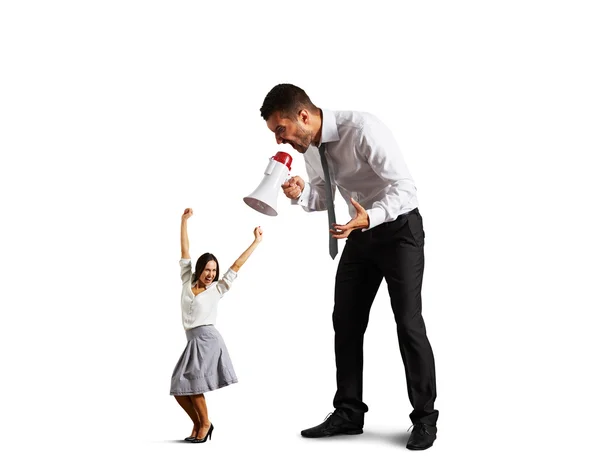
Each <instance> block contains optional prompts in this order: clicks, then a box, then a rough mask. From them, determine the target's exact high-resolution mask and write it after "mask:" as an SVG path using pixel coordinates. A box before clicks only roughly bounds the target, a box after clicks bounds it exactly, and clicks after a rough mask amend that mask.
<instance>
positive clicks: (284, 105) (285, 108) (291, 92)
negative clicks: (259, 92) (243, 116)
mask: <svg viewBox="0 0 600 466" xmlns="http://www.w3.org/2000/svg"><path fill="white" fill-rule="evenodd" d="M303 108H307V109H308V110H309V111H310V112H313V113H314V112H316V111H317V110H318V109H317V107H316V106H315V104H313V103H312V102H311V100H310V98H309V97H308V96H307V95H306V92H304V91H303V90H302V89H300V88H299V87H298V86H294V85H293V84H277V86H275V87H274V88H273V89H271V90H270V91H269V93H268V94H267V96H266V97H265V100H264V102H263V105H262V107H261V108H260V115H261V116H262V117H263V118H264V119H265V121H266V120H268V119H269V118H271V115H273V113H275V112H281V114H282V116H284V117H286V118H290V119H291V118H292V117H294V116H296V115H297V114H298V112H299V111H300V110H302V109H303Z"/></svg>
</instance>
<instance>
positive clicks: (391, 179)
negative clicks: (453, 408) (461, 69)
mask: <svg viewBox="0 0 600 466" xmlns="http://www.w3.org/2000/svg"><path fill="white" fill-rule="evenodd" d="M260 111H261V116H262V117H263V118H264V119H265V121H266V122H267V126H268V128H269V129H270V130H271V131H272V132H273V133H275V138H276V140H277V143H278V144H290V145H291V146H292V147H293V148H294V149H295V150H296V151H298V152H300V153H302V154H304V160H305V163H306V172H307V175H308V178H309V179H308V180H307V181H304V180H303V179H302V178H300V177H298V176H295V177H293V178H292V179H291V180H290V181H289V182H287V183H285V184H284V185H283V191H284V193H285V195H286V196H287V197H288V198H290V199H292V203H293V204H298V205H300V206H302V207H303V209H304V210H306V211H307V212H312V211H319V210H320V211H322V210H327V209H328V205H329V213H330V215H333V209H332V207H331V206H332V204H331V198H332V197H333V196H335V188H336V187H337V189H338V190H339V192H340V194H341V196H342V197H343V198H344V200H345V201H346V203H347V204H348V208H349V211H350V216H351V217H352V220H350V221H349V222H348V223H347V224H345V225H339V224H337V223H334V224H333V225H330V228H331V229H330V234H331V236H332V237H333V238H336V239H342V238H347V241H346V244H345V246H344V250H343V252H342V255H341V257H340V261H339V264H338V270H337V274H336V281H335V304H334V309H333V325H334V330H335V358H336V369H337V374H336V380H337V391H336V393H335V396H334V400H333V405H334V408H335V411H334V412H333V414H332V415H330V416H329V417H327V419H326V420H325V421H324V422H323V423H321V424H319V425H317V426H315V427H312V428H310V429H306V430H303V431H302V432H301V433H302V435H303V436H304V437H311V438H315V437H326V436H332V435H339V434H360V433H362V428H363V423H364V413H365V412H367V410H368V407H367V405H366V404H365V403H364V402H363V400H362V373H363V337H364V333H365V330H366V328H367V322H368V318H369V311H370V308H371V304H372V303H373V300H374V298H375V295H376V294H377V290H378V289H379V286H380V284H381V282H382V280H383V279H384V278H385V281H386V283H387V286H388V291H389V295H390V299H391V306H392V310H393V312H394V317H395V320H396V328H397V334H398V342H399V345H400V353H401V355H402V360H403V362H404V369H405V374H406V381H407V385H408V396H409V399H410V402H411V404H412V406H413V411H412V413H411V414H410V419H411V421H412V423H413V430H412V433H411V436H410V438H409V440H408V443H407V448H409V449H411V450H424V449H426V448H429V447H430V446H431V445H432V444H433V442H434V440H435V438H436V433H437V427H436V423H437V419H438V411H437V410H436V409H434V401H435V398H436V383H435V364H434V357H433V351H432V349H431V346H430V344H429V340H428V338H427V334H426V331H425V323H424V321H423V317H422V315H421V284H422V280H423V269H424V253H423V248H424V244H425V233H424V232H423V220H422V218H421V215H420V213H419V210H418V208H417V206H418V202H417V196H416V188H415V184H414V181H413V179H412V177H411V175H410V173H409V171H408V168H407V166H406V164H405V162H404V159H403V157H402V154H401V153H400V150H399V148H398V144H397V143H396V141H395V139H394V137H393V135H392V133H391V132H390V130H389V129H388V128H387V127H386V126H385V125H384V124H383V123H382V122H381V121H380V120H379V119H377V118H376V117H375V116H373V115H371V114H368V113H363V112H352V111H329V110H326V109H320V108H318V107H316V106H315V105H314V104H313V103H312V102H311V100H310V98H309V97H308V96H307V95H306V93H305V92H304V91H303V90H302V89H300V88H299V87H297V86H294V85H292V84H279V85H277V86H275V87H274V88H273V89H271V91H269V93H268V94H267V96H266V97H265V99H264V102H263V105H262V107H261V109H260ZM322 157H324V159H325V160H322ZM324 167H327V170H328V172H329V177H327V176H325V171H324ZM327 186H329V189H330V190H331V191H330V192H331V195H330V196H328V195H327V194H328V193H327V192H326V190H327ZM330 251H331V252H332V256H335V254H336V253H337V245H335V244H334V245H332V246H330ZM382 379H383V380H385V374H382Z"/></svg>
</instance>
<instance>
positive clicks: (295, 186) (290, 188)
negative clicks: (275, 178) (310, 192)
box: [281, 176, 304, 199]
mask: <svg viewBox="0 0 600 466" xmlns="http://www.w3.org/2000/svg"><path fill="white" fill-rule="evenodd" d="M281 187H282V188H283V194H285V196H286V197H287V198H288V199H298V198H299V197H300V194H302V191H303V190H304V180H303V179H302V178H300V177H299V176H293V177H291V178H290V179H289V180H288V181H286V182H285V183H283V184H282V185H281Z"/></svg>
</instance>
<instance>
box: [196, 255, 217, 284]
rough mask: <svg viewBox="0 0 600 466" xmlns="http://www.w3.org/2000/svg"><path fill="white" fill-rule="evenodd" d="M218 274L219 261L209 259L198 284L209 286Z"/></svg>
mask: <svg viewBox="0 0 600 466" xmlns="http://www.w3.org/2000/svg"><path fill="white" fill-rule="evenodd" d="M216 274H217V263H216V262H215V261H208V262H207V263H206V265H205V266H204V270H203V271H202V273H201V274H200V277H199V278H198V285H200V286H204V287H207V286H208V285H210V284H211V283H212V282H213V280H214V279H215V275H216Z"/></svg>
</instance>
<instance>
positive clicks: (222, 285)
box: [215, 269, 237, 296]
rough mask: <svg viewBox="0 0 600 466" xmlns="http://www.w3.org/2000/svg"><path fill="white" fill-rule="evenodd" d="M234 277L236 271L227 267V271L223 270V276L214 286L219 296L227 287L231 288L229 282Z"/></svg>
mask: <svg viewBox="0 0 600 466" xmlns="http://www.w3.org/2000/svg"><path fill="white" fill-rule="evenodd" d="M236 277H237V273H236V272H234V271H233V270H231V269H228V270H227V272H225V274H224V275H223V278H221V279H220V280H219V281H218V282H217V284H216V285H215V286H216V287H217V291H218V292H219V294H220V295H221V296H223V295H224V294H225V293H227V292H228V291H229V289H230V288H231V284H232V283H233V281H234V280H235V278H236Z"/></svg>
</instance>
